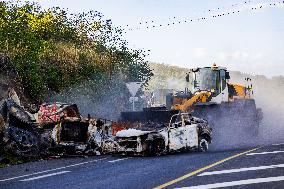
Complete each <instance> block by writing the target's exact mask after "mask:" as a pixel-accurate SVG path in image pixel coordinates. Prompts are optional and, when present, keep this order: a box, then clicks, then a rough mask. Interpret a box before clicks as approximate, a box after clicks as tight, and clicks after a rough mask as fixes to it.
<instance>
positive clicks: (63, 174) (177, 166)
mask: <svg viewBox="0 0 284 189" xmlns="http://www.w3.org/2000/svg"><path fill="white" fill-rule="evenodd" d="M183 187H185V188H189V189H193V188H201V189H205V188H223V187H227V188H242V189H243V188H260V189H261V188H279V189H282V188H284V144H280V145H270V146H262V147H260V148H256V147H255V148H248V149H241V150H234V151H222V152H208V153H196V152H188V153H177V154H172V155H167V156H161V157H130V158H127V157H119V156H95V157H88V158H67V159H56V160H48V161H46V160H45V161H38V162H31V163H26V164H21V165H16V166H10V167H7V168H2V169H0V188H1V189H6V188H7V189H8V188H9V189H11V188H15V189H16V188H17V189H21V188H27V189H28V188H29V189H30V188H36V189H41V188H44V189H48V188H50V189H51V188H58V189H73V188H88V189H94V188H108V189H109V188H123V189H124V188H130V189H132V188H135V189H139V188H183Z"/></svg>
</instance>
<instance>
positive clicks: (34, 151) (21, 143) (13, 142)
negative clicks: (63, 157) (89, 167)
mask: <svg viewBox="0 0 284 189" xmlns="http://www.w3.org/2000/svg"><path fill="white" fill-rule="evenodd" d="M0 110H1V112H0V114H1V116H0V117H2V119H3V124H4V125H3V128H4V129H3V130H4V131H3V135H4V136H3V143H4V148H5V150H6V151H8V152H11V153H13V154H15V155H19V156H38V155H50V154H83V153H95V152H96V150H98V149H99V148H101V141H100V140H101V139H102V137H100V138H99V139H98V137H97V136H98V135H100V136H101V135H102V134H103V128H104V127H105V125H106V124H105V123H104V122H102V121H101V120H96V119H91V118H90V116H88V118H83V117H82V116H81V115H80V113H79V110H78V108H77V106H76V105H75V104H73V105H70V104H66V103H58V102H56V103H44V104H42V105H41V106H40V107H39V110H38V111H37V112H36V113H34V114H31V113H30V112H28V111H26V110H25V109H24V107H22V106H21V105H20V104H19V103H18V102H17V101H15V100H13V99H11V98H8V99H7V100H5V101H2V103H1V109H0Z"/></svg>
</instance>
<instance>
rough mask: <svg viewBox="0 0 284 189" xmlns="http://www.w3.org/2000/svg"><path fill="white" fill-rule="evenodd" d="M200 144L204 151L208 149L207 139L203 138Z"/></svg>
mask: <svg viewBox="0 0 284 189" xmlns="http://www.w3.org/2000/svg"><path fill="white" fill-rule="evenodd" d="M199 146H200V150H201V151H202V152H206V151H207V150H208V142H207V140H205V139H201V140H200V144H199Z"/></svg>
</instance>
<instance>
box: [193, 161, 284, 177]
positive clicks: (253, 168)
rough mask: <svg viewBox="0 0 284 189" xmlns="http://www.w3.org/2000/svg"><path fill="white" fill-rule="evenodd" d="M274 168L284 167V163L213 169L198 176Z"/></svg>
mask: <svg viewBox="0 0 284 189" xmlns="http://www.w3.org/2000/svg"><path fill="white" fill-rule="evenodd" d="M274 168H284V164H278V165H268V166H259V167H245V168H240V169H228V170H222V171H211V172H204V173H201V174H200V175H198V176H209V175H220V174H228V173H238V172H244V171H257V170H264V169H274Z"/></svg>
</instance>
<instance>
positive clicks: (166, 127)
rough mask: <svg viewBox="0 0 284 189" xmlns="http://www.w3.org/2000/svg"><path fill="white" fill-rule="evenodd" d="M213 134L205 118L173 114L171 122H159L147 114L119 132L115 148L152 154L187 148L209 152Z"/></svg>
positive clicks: (126, 152) (132, 153)
mask: <svg viewBox="0 0 284 189" xmlns="http://www.w3.org/2000/svg"><path fill="white" fill-rule="evenodd" d="M165 120H167V119H165ZM155 121H156V122H155ZM120 124H121V125H123V123H120ZM128 124H129V123H128ZM211 135H212V128H211V127H210V126H209V125H208V122H207V121H206V120H203V119H199V118H196V117H193V116H191V115H190V114H188V113H177V114H174V115H172V116H171V117H170V118H169V121H168V122H161V120H160V122H157V119H154V120H151V119H149V117H148V121H147V122H144V123H142V122H132V123H131V126H130V127H128V128H125V129H124V130H120V131H118V132H117V133H116V137H115V141H116V142H117V143H118V148H117V151H116V152H117V153H119V154H131V155H149V156H153V155H160V154H165V153H170V152H177V151H184V150H199V151H202V152H206V151H207V150H208V145H209V144H210V143H211V140H212V136H211Z"/></svg>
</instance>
